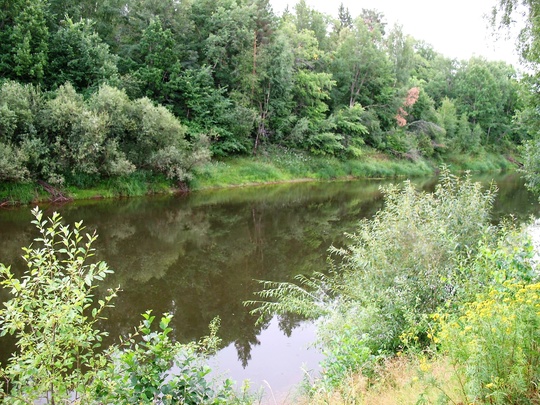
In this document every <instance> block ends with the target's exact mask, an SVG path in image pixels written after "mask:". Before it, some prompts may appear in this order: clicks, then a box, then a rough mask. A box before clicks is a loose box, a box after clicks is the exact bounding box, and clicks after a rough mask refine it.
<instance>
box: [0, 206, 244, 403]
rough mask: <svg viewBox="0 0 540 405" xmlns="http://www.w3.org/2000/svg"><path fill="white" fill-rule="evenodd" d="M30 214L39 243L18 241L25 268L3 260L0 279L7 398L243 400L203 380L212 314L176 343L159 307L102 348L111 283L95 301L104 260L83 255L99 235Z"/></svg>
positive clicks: (3, 394) (0, 373) (227, 387)
mask: <svg viewBox="0 0 540 405" xmlns="http://www.w3.org/2000/svg"><path fill="white" fill-rule="evenodd" d="M33 214H34V216H35V220H34V221H32V223H33V224H35V225H36V227H37V229H38V230H39V233H40V237H39V238H36V239H35V245H36V247H33V246H31V247H29V248H24V252H25V254H24V256H23V257H24V260H25V261H26V263H27V267H28V268H27V270H26V272H25V274H24V275H23V276H22V277H21V278H17V277H16V276H15V275H14V274H13V273H12V271H11V269H10V268H9V267H6V266H4V265H3V264H0V280H1V282H0V285H2V286H3V287H5V288H7V289H8V291H9V292H10V293H11V295H12V298H11V299H9V300H8V301H6V302H5V303H4V308H3V309H2V310H0V335H1V336H4V335H6V334H12V335H13V334H14V335H15V336H16V337H17V349H18V350H17V352H16V353H15V354H14V355H13V356H12V358H11V359H10V361H9V363H8V364H6V365H2V366H1V367H0V378H1V379H2V380H3V382H4V386H3V387H2V386H0V398H1V399H2V401H3V402H4V403H10V404H31V403H35V402H36V401H40V403H47V404H59V403H77V404H102V403H114V404H133V403H161V404H171V403H184V404H220V403H233V402H242V400H240V399H237V398H236V397H235V395H234V392H233V390H232V388H231V383H230V382H229V381H227V382H225V383H224V385H222V386H220V387H217V388H214V386H213V385H212V384H211V383H209V382H208V381H207V379H206V377H207V374H208V372H209V371H210V370H209V368H208V367H207V366H206V365H205V364H204V363H205V356H204V354H203V353H202V352H201V350H211V349H212V348H215V347H216V345H217V338H216V336H215V333H216V330H217V323H216V322H215V323H214V324H212V325H211V334H210V337H209V338H206V339H205V340H204V342H203V343H200V344H197V343H191V344H187V345H183V344H180V343H178V342H174V341H173V340H172V339H171V338H170V336H169V334H170V332H171V328H169V326H168V325H169V322H170V320H171V315H168V314H165V315H163V317H162V318H161V320H160V322H159V328H157V329H156V328H155V327H154V325H153V321H154V319H155V317H154V316H153V315H151V314H150V313H146V314H144V315H143V321H142V323H141V324H140V325H139V327H138V328H137V329H136V331H135V333H134V334H132V335H130V336H128V337H127V338H125V339H124V341H123V342H122V343H121V344H120V345H113V346H111V347H108V348H102V347H101V341H102V339H103V337H104V336H106V334H107V333H106V332H104V331H101V330H99V329H98V328H97V322H98V321H99V320H100V319H102V317H103V311H104V310H105V309H106V308H107V307H112V300H113V298H114V297H115V296H116V294H117V290H109V292H108V293H107V295H106V297H104V298H103V299H98V300H97V303H96V301H95V299H94V295H93V294H94V292H95V289H96V285H95V283H96V282H97V281H102V280H103V279H104V278H105V277H106V276H107V274H109V273H111V270H110V269H109V268H108V266H107V264H106V263H105V262H101V261H100V262H96V263H91V264H89V263H88V262H87V261H88V259H89V258H90V257H92V256H93V255H94V249H93V248H92V243H93V242H94V241H95V239H96V235H88V234H86V235H85V236H83V234H82V231H83V229H84V228H83V227H82V223H81V222H79V223H76V224H75V225H74V226H73V227H70V226H68V225H62V222H61V221H62V218H61V217H60V215H59V214H57V213H55V214H53V216H52V217H51V218H49V219H43V216H42V213H41V212H40V211H39V210H38V209H37V208H36V209H35V210H33ZM172 371H174V372H172Z"/></svg>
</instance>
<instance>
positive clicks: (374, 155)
mask: <svg viewBox="0 0 540 405" xmlns="http://www.w3.org/2000/svg"><path fill="white" fill-rule="evenodd" d="M444 162H445V163H447V164H449V165H450V167H451V168H452V170H455V171H463V170H470V171H473V172H490V171H491V172H492V171H497V170H508V169H511V168H513V164H512V163H510V162H509V161H508V160H506V159H505V158H504V157H503V156H500V155H496V154H493V153H484V154H482V155H478V156H474V157H471V156H464V155H452V156H448V157H447V158H446V159H445V161H444ZM440 163H442V162H435V161H428V160H423V159H419V160H417V161H414V162H413V161H410V160H405V159H397V158H394V157H390V156H388V155H385V154H382V153H380V152H377V151H375V150H372V149H368V148H366V149H365V150H364V155H363V156H362V157H360V158H357V159H348V160H342V159H337V158H335V157H330V156H320V155H319V156H316V155H312V154H310V153H307V152H303V151H297V150H292V149H286V148H280V147H267V148H264V149H261V151H260V153H259V155H258V156H249V157H246V156H241V157H232V158H227V159H222V160H213V161H211V162H209V163H206V164H204V165H202V166H200V167H197V168H196V169H194V173H193V174H194V177H193V179H192V180H191V181H190V184H189V186H190V189H191V190H202V189H212V188H227V187H235V186H248V185H254V184H269V183H285V182H292V181H303V180H312V181H317V180H335V179H349V178H367V179H369V178H396V177H421V176H431V175H433V174H434V173H435V172H436V170H437V167H439V165H440ZM66 183H67V184H68V185H67V186H66V187H65V188H64V189H63V190H62V191H64V192H65V193H66V194H67V195H68V196H70V197H71V198H73V199H76V200H85V199H94V198H116V197H136V196H143V195H147V194H158V193H159V194H166V193H171V192H174V190H175V185H174V183H173V182H172V181H170V180H167V179H166V178H165V177H164V176H160V175H153V174H151V173H149V172H144V171H142V172H137V173H133V174H131V175H129V176H124V177H120V178H115V179H106V180H99V179H95V178H93V177H92V176H84V175H78V176H71V177H68V178H67V179H66ZM48 197H49V196H48V195H47V194H46V193H45V192H44V191H43V190H42V188H41V187H40V186H39V185H36V184H33V183H21V184H12V183H5V184H0V204H7V205H13V204H29V203H31V202H35V201H47V200H48Z"/></svg>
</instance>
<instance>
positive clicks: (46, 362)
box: [0, 208, 116, 403]
mask: <svg viewBox="0 0 540 405" xmlns="http://www.w3.org/2000/svg"><path fill="white" fill-rule="evenodd" d="M33 214H34V216H35V220H34V221H32V223H33V224H34V225H35V226H36V228H37V229H38V231H39V233H40V237H39V238H36V244H39V245H41V246H40V247H37V246H36V247H32V248H25V249H24V252H25V254H24V256H23V258H24V260H25V262H26V263H27V267H28V268H27V271H26V272H25V274H24V276H22V277H21V278H20V279H18V278H16V277H15V275H14V274H13V273H12V272H11V270H10V268H9V267H5V266H4V265H0V274H1V276H2V286H3V287H4V288H7V289H8V290H9V292H10V293H11V294H12V296H13V298H11V299H10V300H8V301H7V302H5V303H4V309H2V310H1V312H0V321H1V323H0V325H1V332H0V333H1V334H2V335H6V334H8V333H9V334H12V335H13V334H14V335H15V336H16V337H17V347H18V353H16V354H14V356H13V358H12V360H11V361H10V363H9V364H7V365H5V366H4V367H3V368H2V369H1V374H2V377H3V379H4V380H6V381H7V382H8V386H7V387H8V391H7V392H4V393H3V397H4V399H6V400H9V401H10V402H12V403H24V402H34V401H36V400H38V399H40V398H48V401H47V402H49V401H50V402H51V403H55V402H56V401H62V400H64V399H68V398H70V396H71V395H73V392H75V393H76V396H79V395H83V394H84V387H85V386H86V385H88V384H90V383H91V381H92V376H93V372H92V371H88V372H85V368H87V369H88V370H95V369H97V368H99V367H102V365H103V362H104V360H105V359H104V358H102V357H101V356H100V355H98V354H97V348H98V347H99V346H100V342H101V340H102V339H103V336H104V335H105V332H102V331H100V330H99V329H97V328H96V323H97V322H98V320H99V319H100V317H101V316H102V312H103V311H104V309H105V308H107V307H109V306H110V302H111V300H112V299H113V298H114V297H115V296H116V291H110V292H109V293H108V294H107V295H106V296H105V297H104V298H103V299H100V300H99V301H98V302H97V304H96V303H94V301H93V298H92V295H93V291H94V290H95V288H96V286H95V282H96V281H100V280H103V278H105V277H106V275H107V274H108V273H110V272H111V271H110V270H109V269H108V267H107V265H106V263H104V262H97V263H93V264H88V263H86V261H87V260H88V259H89V258H90V257H92V256H93V255H94V251H93V249H92V247H91V246H92V243H93V242H94V241H95V238H96V237H95V235H93V236H91V235H87V236H86V237H84V236H83V234H82V225H81V223H77V224H75V226H74V227H73V229H71V228H70V227H68V226H64V225H62V224H61V222H60V220H61V218H60V216H59V215H58V214H55V215H53V217H52V218H51V219H50V220H44V218H43V216H42V213H41V212H40V211H38V209H37V208H36V209H35V210H34V211H33ZM83 398H84V399H86V398H85V396H83V397H81V399H83Z"/></svg>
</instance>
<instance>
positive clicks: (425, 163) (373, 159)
mask: <svg viewBox="0 0 540 405" xmlns="http://www.w3.org/2000/svg"><path fill="white" fill-rule="evenodd" d="M441 163H447V164H449V165H450V166H451V169H452V170H453V171H458V172H459V171H464V170H470V171H473V172H490V171H501V170H510V169H512V168H513V166H514V165H513V164H512V163H510V162H509V161H508V160H507V159H505V158H504V156H501V155H496V154H483V155H478V156H457V155H456V156H450V157H449V159H447V160H446V161H444V162H443V161H435V160H431V161H430V160H425V159H418V160H416V161H411V160H407V159H398V158H395V157H391V156H388V155H384V154H381V153H379V152H375V151H370V150H366V151H365V154H364V156H362V157H361V158H358V159H354V160H353V159H350V160H340V159H337V158H334V157H326V156H313V155H309V154H307V153H305V152H298V151H293V150H284V149H281V150H278V149H271V150H267V151H265V152H263V153H261V154H260V155H259V156H256V157H241V158H234V159H228V160H222V161H213V162H210V163H208V164H206V165H204V166H201V167H199V168H197V169H196V171H195V178H194V180H193V181H192V183H191V185H190V186H191V188H192V189H193V190H199V189H206V188H222V187H231V186H244V185H250V184H260V183H272V182H287V181H296V180H302V179H304V180H333V179H340V178H393V177H419V176H429V175H433V174H434V173H435V172H436V171H437V168H438V167H439V166H440V164H441Z"/></svg>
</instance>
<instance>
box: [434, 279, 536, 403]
mask: <svg viewBox="0 0 540 405" xmlns="http://www.w3.org/2000/svg"><path fill="white" fill-rule="evenodd" d="M539 309H540V283H533V284H524V283H522V282H519V281H517V280H508V281H505V282H503V283H502V284H499V285H496V286H494V287H492V288H491V289H489V291H487V292H485V293H483V294H480V295H479V296H478V298H477V299H476V300H475V301H474V302H472V303H470V304H468V305H466V306H465V308H464V310H463V312H462V313H461V314H459V316H453V317H450V319H449V320H447V321H446V322H445V323H443V326H442V331H441V333H440V335H439V339H440V341H441V342H443V343H442V344H443V348H444V349H445V353H447V354H448V355H449V356H450V359H451V360H452V362H453V363H454V364H455V366H456V367H457V369H458V373H459V375H460V376H461V377H462V380H463V381H464V384H463V386H464V391H465V392H464V393H465V395H466V396H467V398H468V402H469V403H489V404H509V403H510V404H530V403H536V401H537V400H538V397H539V395H540V392H539V389H538V386H539V384H540V350H539V348H540V312H539Z"/></svg>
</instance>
